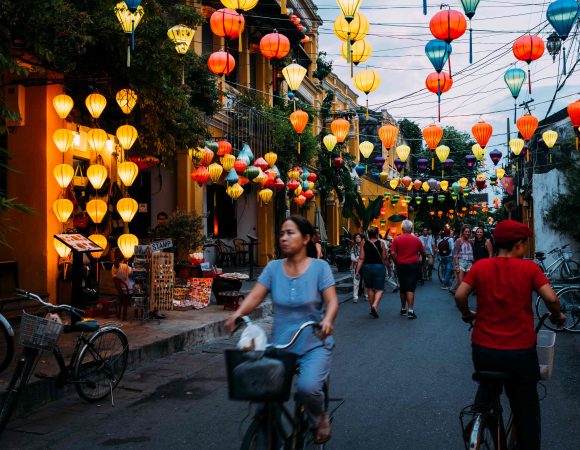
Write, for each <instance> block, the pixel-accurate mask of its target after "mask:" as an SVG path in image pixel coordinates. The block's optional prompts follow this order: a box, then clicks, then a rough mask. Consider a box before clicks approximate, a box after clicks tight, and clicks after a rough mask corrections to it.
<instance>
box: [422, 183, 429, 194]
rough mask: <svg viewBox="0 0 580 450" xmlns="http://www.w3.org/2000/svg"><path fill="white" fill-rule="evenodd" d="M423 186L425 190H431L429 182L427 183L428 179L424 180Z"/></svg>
mask: <svg viewBox="0 0 580 450" xmlns="http://www.w3.org/2000/svg"><path fill="white" fill-rule="evenodd" d="M421 187H422V188H423V190H424V191H425V192H429V189H430V188H429V183H427V182H426V181H423V184H422V185H421Z"/></svg>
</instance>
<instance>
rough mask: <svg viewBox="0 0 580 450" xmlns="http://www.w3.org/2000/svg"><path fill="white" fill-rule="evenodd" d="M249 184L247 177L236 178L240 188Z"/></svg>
mask: <svg viewBox="0 0 580 450" xmlns="http://www.w3.org/2000/svg"><path fill="white" fill-rule="evenodd" d="M249 182H250V179H249V178H247V177H245V176H243V175H240V176H239V177H238V184H239V185H240V186H245V185H246V184H248V183H249Z"/></svg>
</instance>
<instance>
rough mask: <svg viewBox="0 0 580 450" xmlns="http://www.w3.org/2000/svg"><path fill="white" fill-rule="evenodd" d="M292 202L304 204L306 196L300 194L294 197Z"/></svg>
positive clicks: (299, 204)
mask: <svg viewBox="0 0 580 450" xmlns="http://www.w3.org/2000/svg"><path fill="white" fill-rule="evenodd" d="M294 203H296V204H297V205H298V206H300V207H302V206H304V203H306V197H304V196H303V195H302V194H300V195H299V196H298V197H294Z"/></svg>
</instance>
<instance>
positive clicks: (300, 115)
mask: <svg viewBox="0 0 580 450" xmlns="http://www.w3.org/2000/svg"><path fill="white" fill-rule="evenodd" d="M290 123H292V126H293V127H294V129H295V130H296V133H298V154H300V135H301V134H302V132H303V131H304V128H306V125H307V124H308V113H306V112H305V111H302V110H301V109H297V110H296V111H294V112H293V113H292V114H290Z"/></svg>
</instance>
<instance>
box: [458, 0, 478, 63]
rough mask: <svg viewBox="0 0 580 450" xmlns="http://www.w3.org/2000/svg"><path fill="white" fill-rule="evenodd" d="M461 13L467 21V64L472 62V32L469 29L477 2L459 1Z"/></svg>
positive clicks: (472, 0)
mask: <svg viewBox="0 0 580 450" xmlns="http://www.w3.org/2000/svg"><path fill="white" fill-rule="evenodd" d="M461 4H462V5H463V11H464V12H465V15H466V16H467V18H468V19H469V64H471V63H472V62H473V37H472V35H473V30H472V28H471V19H473V16H475V10H476V9H477V5H479V0H461Z"/></svg>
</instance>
